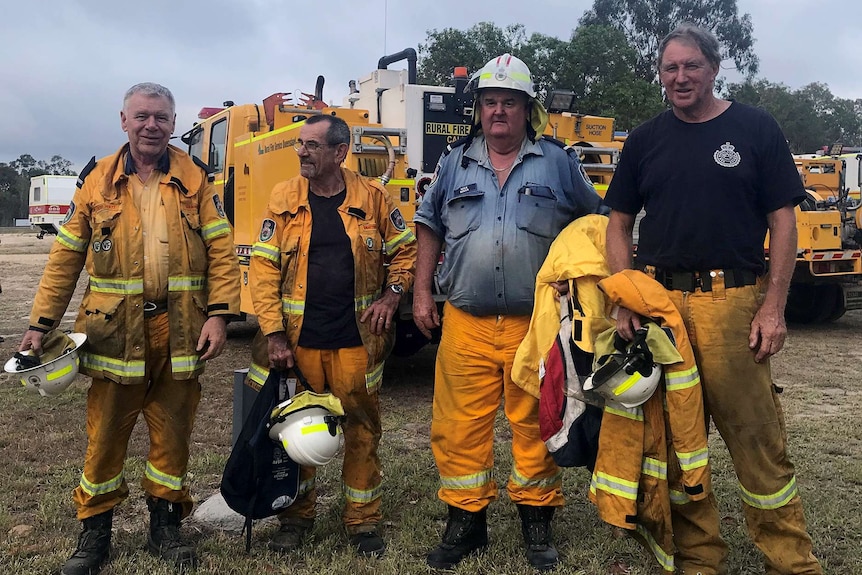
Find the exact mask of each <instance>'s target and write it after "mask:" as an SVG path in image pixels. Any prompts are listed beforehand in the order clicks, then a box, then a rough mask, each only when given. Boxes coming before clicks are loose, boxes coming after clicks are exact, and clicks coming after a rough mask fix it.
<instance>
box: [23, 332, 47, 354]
mask: <svg viewBox="0 0 862 575" xmlns="http://www.w3.org/2000/svg"><path fill="white" fill-rule="evenodd" d="M43 337H45V334H44V333H42V332H41V331H37V330H35V329H28V330H27V331H25V332H24V337H23V338H21V345H19V346H18V351H27V350H28V349H32V350H33V353H35V354H36V355H42V338H43Z"/></svg>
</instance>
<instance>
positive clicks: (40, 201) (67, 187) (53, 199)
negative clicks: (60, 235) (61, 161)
mask: <svg viewBox="0 0 862 575" xmlns="http://www.w3.org/2000/svg"><path fill="white" fill-rule="evenodd" d="M77 181H78V176H48V175H46V176H33V177H32V178H30V209H29V213H30V226H31V227H32V228H34V229H38V230H39V238H42V237H43V236H44V235H45V234H56V233H57V231H58V230H59V228H60V222H62V221H63V218H65V217H66V212H68V211H69V204H70V203H71V201H72V196H73V195H74V194H75V183H76V182H77Z"/></svg>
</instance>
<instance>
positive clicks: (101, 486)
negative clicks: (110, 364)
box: [73, 313, 201, 520]
mask: <svg viewBox="0 0 862 575" xmlns="http://www.w3.org/2000/svg"><path fill="white" fill-rule="evenodd" d="M144 326H145V330H146V333H145V336H146V341H147V350H146V371H147V380H148V381H149V383H148V384H139V385H122V384H119V383H115V382H113V381H109V380H105V379H93V383H92V385H91V386H90V390H89V392H88V395H87V455H86V457H85V459H84V472H83V473H82V474H81V482H80V484H79V485H78V487H77V488H76V489H75V491H74V494H73V499H74V501H75V504H76V505H77V507H78V519H79V520H83V519H86V518H87V517H92V516H93V515H98V514H99V513H102V512H104V511H108V510H109V509H112V508H113V507H114V506H116V505H117V504H119V503H120V502H121V501H122V500H124V499H125V498H126V497H128V495H129V488H128V486H127V485H126V479H125V475H124V473H123V465H124V463H125V460H126V452H127V449H128V443H129V437H130V436H131V434H132V429H133V428H134V427H135V423H136V422H137V419H138V414H140V413H143V415H144V420H145V421H146V422H147V428H148V429H149V435H150V451H149V454H148V455H147V465H146V469H145V471H144V477H143V479H142V480H141V485H142V486H143V488H144V491H145V492H146V493H147V494H148V495H151V496H153V497H158V498H160V499H165V500H167V501H171V502H173V503H179V504H180V505H182V508H183V517H185V516H187V515H188V514H189V513H191V510H192V506H193V502H192V498H191V495H190V494H189V488H188V485H186V483H185V477H186V471H187V469H188V461H189V439H190V437H191V434H192V426H193V425H194V420H195V413H196V412H197V408H198V403H199V402H200V397H201V386H200V383H199V382H198V380H197V378H194V379H188V380H174V379H173V377H172V375H171V355H170V349H169V346H168V340H169V326H168V314H166V313H163V314H161V315H157V316H155V317H152V318H148V319H147V320H145V324H144Z"/></svg>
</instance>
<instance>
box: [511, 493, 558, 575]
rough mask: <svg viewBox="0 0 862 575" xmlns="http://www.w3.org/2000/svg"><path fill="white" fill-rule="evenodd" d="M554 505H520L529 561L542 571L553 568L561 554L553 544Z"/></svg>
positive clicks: (522, 529)
mask: <svg viewBox="0 0 862 575" xmlns="http://www.w3.org/2000/svg"><path fill="white" fill-rule="evenodd" d="M554 509H555V508H554V507H536V506H533V505H518V515H520V516H521V532H522V533H523V534H524V544H525V545H526V546H527V561H529V562H530V565H532V566H533V567H535V568H536V569H538V570H540V571H546V570H548V569H553V568H554V566H556V564H557V563H558V562H559V560H560V556H559V554H558V553H557V550H556V549H554V546H553V545H552V544H551V519H553V517H554Z"/></svg>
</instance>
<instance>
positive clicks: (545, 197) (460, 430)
mask: <svg viewBox="0 0 862 575" xmlns="http://www.w3.org/2000/svg"><path fill="white" fill-rule="evenodd" d="M470 89H472V90H473V91H474V93H475V94H476V96H475V100H474V118H473V120H474V121H473V127H472V129H471V133H470V135H469V136H468V137H467V138H466V139H465V140H464V141H463V142H459V143H458V144H455V145H453V146H452V148H451V151H449V152H447V153H446V154H444V155H443V157H442V158H441V159H440V163H439V164H438V166H437V171H436V173H435V179H434V182H433V183H432V185H431V186H430V187H429V189H428V192H427V193H426V195H425V198H424V200H423V202H422V204H421V205H420V206H419V209H418V210H417V212H416V218H415V222H416V232H417V236H418V241H419V243H418V254H417V261H416V281H415V284H414V298H413V302H414V303H413V314H414V319H415V321H416V325H417V326H418V328H419V329H420V330H421V331H422V333H424V334H425V336H426V337H430V335H431V331H430V330H431V329H434V328H436V327H439V326H440V318H439V316H438V314H437V308H436V306H435V303H434V300H433V298H432V295H431V285H432V279H433V275H434V270H435V267H436V264H437V261H438V258H439V256H440V253H441V250H442V248H443V247H444V245H445V249H446V257H445V260H444V263H443V267H442V269H441V272H440V283H441V286H442V287H443V289H444V290H445V291H446V293H447V298H448V301H447V302H446V304H445V307H444V310H443V313H444V316H445V318H446V322H445V323H446V325H445V328H444V329H443V334H442V339H441V341H440V346H439V349H438V352H437V367H436V375H435V382H434V408H433V419H432V423H431V447H432V450H433V452H434V457H435V460H436V462H437V468H438V470H439V472H440V482H441V488H440V490H439V492H438V496H439V497H440V499H441V500H443V501H444V502H445V503H446V504H447V505H448V507H449V518H448V524H447V527H446V531H445V533H444V535H443V540H442V542H441V544H440V545H439V546H438V547H437V548H435V549H434V550H432V551H431V553H429V555H428V558H427V560H428V564H429V565H430V566H432V567H435V568H444V569H445V568H451V567H453V566H454V565H456V564H457V563H459V562H460V561H461V560H462V559H463V558H464V557H465V556H466V555H468V554H469V553H471V552H473V551H476V550H478V549H481V548H483V547H485V546H486V545H487V543H488V531H487V524H486V511H487V506H488V505H489V504H490V503H491V502H492V501H493V500H494V499H496V494H497V485H496V483H495V482H494V480H493V467H494V459H493V444H494V418H495V415H496V412H497V409H498V408H499V406H500V401H501V399H502V398H505V413H506V417H507V419H508V421H509V424H510V426H511V428H512V455H513V459H514V466H513V469H512V472H511V475H510V478H509V482H508V485H507V490H508V493H509V498H510V499H511V500H512V501H513V502H515V503H516V504H517V506H518V512H519V514H520V517H521V524H522V529H523V534H524V540H525V543H526V545H527V559H528V560H529V562H530V564H531V565H533V566H534V567H536V568H538V569H550V568H552V567H553V566H554V565H556V563H557V561H558V555H557V551H556V550H555V549H554V547H553V545H552V541H551V530H550V526H551V519H552V517H553V513H554V509H555V508H556V507H559V506H561V505H563V503H564V499H563V494H562V489H561V482H560V472H559V469H558V468H557V466H556V464H555V463H554V461H553V459H552V458H551V456H550V455H549V454H548V451H547V449H546V448H545V445H544V443H543V442H542V440H541V437H540V435H539V422H538V400H537V399H536V398H534V397H533V396H531V395H529V394H528V393H526V392H525V391H523V390H522V389H521V388H520V387H518V386H517V385H516V384H515V383H513V381H512V378H511V369H512V362H513V359H514V356H515V352H516V350H517V348H518V345H519V344H520V342H521V340H522V339H523V337H524V335H525V334H526V332H527V328H528V326H529V321H530V314H531V313H532V310H533V293H534V289H535V278H536V272H538V270H539V267H540V266H541V264H542V262H543V261H544V259H545V256H546V255H547V253H548V249H549V247H550V245H551V242H552V241H553V240H554V238H555V237H556V236H557V234H558V233H559V232H560V230H562V229H563V228H564V227H565V226H566V225H567V224H568V223H569V222H571V221H572V220H574V219H575V218H577V217H579V216H582V215H586V214H590V213H595V212H597V211H599V209H600V205H601V198H599V196H598V195H597V194H596V192H595V190H594V189H593V187H592V184H591V183H590V181H589V179H588V178H587V176H586V174H585V172H584V171H583V168H582V167H581V165H580V162H579V161H578V159H577V157H576V155H575V154H574V153H571V152H567V151H566V150H564V149H563V147H562V145H561V144H560V143H559V142H555V141H553V140H548V139H546V138H543V137H542V136H541V135H542V132H543V131H544V129H545V126H546V125H547V122H548V114H547V112H546V111H545V109H544V107H543V106H542V104H541V103H540V102H538V101H537V100H536V90H535V86H534V84H533V80H532V77H531V75H530V71H529V69H528V68H527V66H526V65H525V64H524V63H523V62H522V61H521V60H519V59H518V58H515V57H514V56H511V55H509V54H504V55H502V56H499V57H497V58H494V59H493V60H491V61H490V62H488V63H487V64H486V65H485V66H484V67H483V68H482V69H481V70H480V71H479V72H477V73H476V74H475V75H474V76H473V78H472V79H471V81H470V83H469V85H468V90H470Z"/></svg>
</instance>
